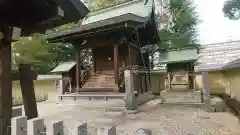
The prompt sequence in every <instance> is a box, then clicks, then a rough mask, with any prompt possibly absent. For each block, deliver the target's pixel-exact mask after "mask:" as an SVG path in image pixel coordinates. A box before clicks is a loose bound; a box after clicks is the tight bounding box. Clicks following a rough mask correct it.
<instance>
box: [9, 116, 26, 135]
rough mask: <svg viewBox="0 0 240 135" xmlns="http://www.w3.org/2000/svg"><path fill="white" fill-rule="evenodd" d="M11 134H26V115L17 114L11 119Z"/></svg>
mask: <svg viewBox="0 0 240 135" xmlns="http://www.w3.org/2000/svg"><path fill="white" fill-rule="evenodd" d="M11 133H12V134H11V135H27V117H26V116H18V117H14V118H12V119H11Z"/></svg>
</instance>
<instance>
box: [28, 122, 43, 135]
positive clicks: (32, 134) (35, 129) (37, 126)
mask: <svg viewBox="0 0 240 135" xmlns="http://www.w3.org/2000/svg"><path fill="white" fill-rule="evenodd" d="M43 133H45V130H44V120H43V119H42V118H34V119H30V120H28V121H27V134H28V135H41V134H43Z"/></svg>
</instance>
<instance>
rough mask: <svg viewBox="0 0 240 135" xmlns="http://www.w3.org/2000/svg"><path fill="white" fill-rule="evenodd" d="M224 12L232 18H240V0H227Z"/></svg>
mask: <svg viewBox="0 0 240 135" xmlns="http://www.w3.org/2000/svg"><path fill="white" fill-rule="evenodd" d="M222 10H223V13H224V15H225V16H226V17H228V18H229V19H231V20H237V19H240V0H227V1H225V2H224V5H223V9H222Z"/></svg>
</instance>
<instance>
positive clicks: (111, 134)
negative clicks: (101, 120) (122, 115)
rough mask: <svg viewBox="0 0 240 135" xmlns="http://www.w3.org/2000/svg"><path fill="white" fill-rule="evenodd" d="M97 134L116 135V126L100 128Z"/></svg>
mask: <svg viewBox="0 0 240 135" xmlns="http://www.w3.org/2000/svg"><path fill="white" fill-rule="evenodd" d="M97 135H116V126H109V127H103V128H98V129H97Z"/></svg>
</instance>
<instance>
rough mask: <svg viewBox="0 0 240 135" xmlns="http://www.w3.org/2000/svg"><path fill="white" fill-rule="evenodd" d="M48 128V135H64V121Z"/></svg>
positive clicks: (52, 124)
mask: <svg viewBox="0 0 240 135" xmlns="http://www.w3.org/2000/svg"><path fill="white" fill-rule="evenodd" d="M46 127H47V128H46V129H47V130H46V135H64V131H63V121H62V120H60V121H53V122H51V123H48V124H47V125H46Z"/></svg>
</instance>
